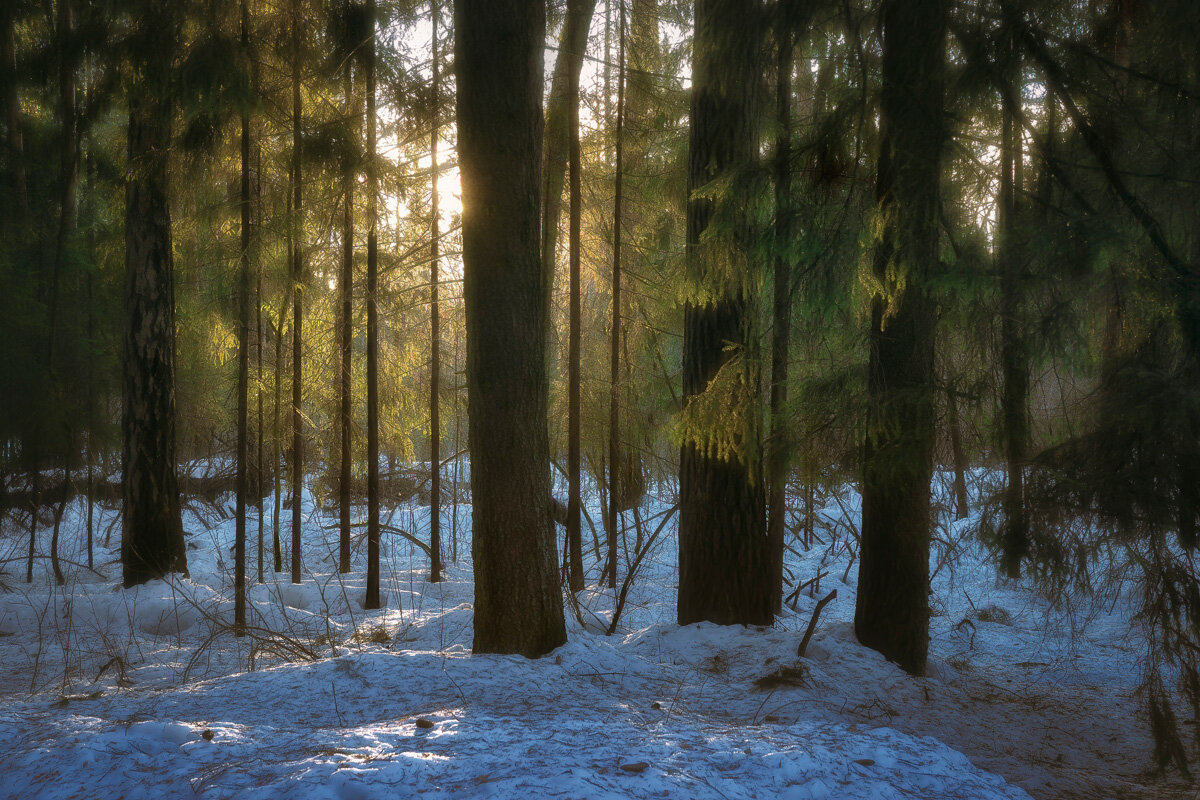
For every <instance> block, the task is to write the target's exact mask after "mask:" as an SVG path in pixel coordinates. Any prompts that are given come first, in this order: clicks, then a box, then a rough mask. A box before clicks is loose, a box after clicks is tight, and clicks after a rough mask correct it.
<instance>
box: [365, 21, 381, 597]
mask: <svg viewBox="0 0 1200 800" xmlns="http://www.w3.org/2000/svg"><path fill="white" fill-rule="evenodd" d="M367 13H368V15H369V17H370V23H369V24H370V38H369V39H368V40H367V595H366V599H365V601H364V602H363V607H364V608H368V609H372V608H379V607H380V606H381V598H380V596H379V298H378V293H379V262H378V259H379V255H378V244H377V242H376V239H375V227H376V224H377V222H376V217H377V216H378V212H377V211H376V203H377V198H378V195H379V179H378V175H377V170H376V168H375V22H376V6H375V0H367Z"/></svg>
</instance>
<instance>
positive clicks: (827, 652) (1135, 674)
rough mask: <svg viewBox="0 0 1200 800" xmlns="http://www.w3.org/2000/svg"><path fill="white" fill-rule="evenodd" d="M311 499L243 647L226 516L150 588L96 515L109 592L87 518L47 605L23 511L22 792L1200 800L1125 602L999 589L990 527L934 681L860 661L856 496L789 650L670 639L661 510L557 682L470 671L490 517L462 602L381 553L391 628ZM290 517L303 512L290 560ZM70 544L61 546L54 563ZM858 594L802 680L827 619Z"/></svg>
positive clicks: (2, 758) (452, 584)
mask: <svg viewBox="0 0 1200 800" xmlns="http://www.w3.org/2000/svg"><path fill="white" fill-rule="evenodd" d="M976 478H977V479H978V478H979V476H976ZM305 499H306V501H307V505H306V514H305V517H304V525H303V538H304V550H303V553H304V563H305V566H306V571H305V574H304V581H303V583H302V584H300V585H298V586H294V585H292V584H291V583H290V582H289V580H288V576H287V574H286V573H282V574H275V573H273V572H271V571H270V567H271V565H270V557H269V555H268V563H267V573H266V583H264V584H257V585H256V584H254V583H253V581H254V578H255V574H256V565H257V546H256V545H257V536H258V528H257V522H256V520H255V519H253V518H252V519H251V521H250V524H249V529H250V538H251V543H250V545H249V547H248V551H249V554H250V556H249V557H250V562H251V563H250V575H249V578H250V581H251V588H250V624H251V635H249V636H247V637H245V638H241V639H235V638H234V637H233V636H232V634H231V630H230V627H229V626H230V622H231V621H232V615H233V603H232V599H231V598H232V567H233V565H232V555H231V548H232V542H233V535H234V533H233V532H234V523H233V520H232V519H230V518H229V516H230V510H229V507H228V504H220V503H218V504H217V505H216V506H212V507H199V506H197V507H194V508H192V509H190V510H188V511H187V512H185V529H186V531H187V540H188V559H189V568H190V577H189V578H186V579H173V580H171V581H168V582H163V581H156V582H152V583H150V584H148V585H145V586H142V587H140V588H137V589H134V590H129V591H126V590H122V589H120V588H119V587H120V565H119V563H118V558H119V543H118V541H117V539H118V538H119V533H114V535H113V537H112V540H111V541H110V542H109V543H108V544H107V545H106V544H104V543H103V532H104V531H105V529H106V528H108V527H109V525H110V523H111V522H112V521H113V519H114V517H113V513H114V512H113V510H112V509H107V508H101V507H97V509H96V512H97V513H96V516H97V519H98V530H99V531H100V533H99V537H100V538H99V541H98V542H97V562H96V563H97V568H98V571H99V573H102V575H101V574H92V573H89V572H88V571H87V570H86V568H81V567H79V566H77V565H78V564H79V563H80V562H82V561H85V560H86V556H85V555H84V553H85V550H84V536H83V530H84V525H83V513H84V508H83V505H82V503H79V502H77V503H76V504H74V505H73V506H70V507H69V508H68V510H67V514H66V517H65V518H64V520H63V525H62V535H63V541H62V543H61V545H60V548H61V552H62V553H63V558H64V559H65V560H67V561H69V562H71V563H69V564H68V565H67V573H68V580H67V583H66V585H64V586H56V585H55V584H54V580H53V577H52V575H51V573H50V567H49V563H48V559H46V558H42V557H41V556H40V555H39V558H38V560H37V562H36V569H35V577H34V582H33V583H32V584H31V585H30V584H25V583H24V582H23V581H22V579H23V577H24V575H23V572H24V566H25V564H24V552H23V548H24V547H25V546H26V543H27V539H26V538H24V537H25V536H27V533H22V532H21V531H20V530H17V528H16V526H15V523H13V522H12V519H11V517H10V518H9V520H8V521H7V522H6V523H5V524H6V528H5V529H4V532H3V536H2V537H0V548H3V550H0V556H3V559H2V563H3V566H4V567H6V569H5V571H4V572H2V573H0V586H2V588H3V591H2V592H0V797H4V798H45V799H46V800H49V799H50V798H92V797H107V796H112V797H117V796H123V797H125V798H130V799H132V798H164V797H185V796H192V795H199V796H202V797H231V798H232V797H237V798H273V797H304V798H321V797H329V798H339V799H343V798H350V799H355V798H373V797H409V796H416V795H421V796H429V797H461V796H467V797H476V796H479V797H483V796H489V797H502V798H510V797H511V798H525V797H539V798H540V797H547V798H551V797H554V798H589V799H599V798H651V797H668V798H713V799H714V800H715V799H717V798H785V800H793V799H795V798H845V800H864V799H865V798H927V799H929V800H933V799H936V798H955V799H956V800H960V799H962V798H1025V797H1028V796H1032V797H1034V798H1039V799H1040V798H1047V799H1049V798H1089V799H1090V798H1121V799H1124V798H1147V799H1148V798H1185V797H1187V798H1195V797H1197V796H1200V795H1198V794H1197V792H1196V790H1195V789H1193V788H1190V787H1188V786H1186V785H1184V784H1183V783H1182V782H1179V781H1172V780H1163V779H1160V778H1158V777H1156V776H1155V774H1154V773H1153V772H1152V771H1151V766H1152V763H1151V747H1150V737H1149V732H1148V730H1147V727H1146V724H1145V722H1144V721H1143V719H1142V717H1141V714H1140V704H1139V702H1138V698H1137V696H1136V688H1137V685H1138V680H1139V673H1140V667H1139V657H1140V654H1141V652H1142V650H1143V649H1144V644H1142V643H1141V641H1142V640H1141V639H1140V637H1139V636H1138V630H1137V628H1136V625H1135V623H1134V622H1133V620H1132V619H1131V615H1130V601H1129V598H1128V597H1127V596H1126V595H1124V594H1121V593H1116V594H1115V595H1112V594H1110V595H1107V596H1106V597H1105V599H1103V600H1101V599H1100V598H1098V597H1097V598H1093V599H1092V600H1090V601H1088V602H1085V603H1079V602H1077V603H1075V604H1073V605H1072V606H1071V607H1069V608H1068V607H1063V606H1061V605H1057V606H1056V605H1054V604H1052V603H1050V602H1049V601H1048V600H1047V599H1046V598H1044V597H1043V596H1041V595H1040V594H1039V593H1038V592H1037V591H1035V590H1034V589H1033V588H1031V587H1030V586H1028V585H1025V584H1023V583H1018V582H1007V581H999V580H998V579H997V578H996V575H995V570H994V567H993V565H992V564H993V559H991V558H990V556H989V554H988V553H987V552H986V551H985V550H984V549H983V548H982V547H981V546H980V545H979V544H978V543H977V542H976V540H975V538H974V536H973V534H972V530H973V527H974V524H975V523H976V522H977V517H972V518H969V519H967V520H964V521H962V522H958V523H951V522H948V521H944V522H943V523H942V524H941V525H940V526H939V531H938V533H937V536H936V537H935V538H936V541H937V546H936V548H935V551H936V552H935V554H934V562H933V568H934V569H935V570H936V571H935V576H934V580H933V589H934V592H933V596H932V598H931V601H932V603H933V608H934V618H933V627H932V632H931V633H932V636H931V643H930V675H929V676H928V677H925V678H911V677H909V676H907V675H905V674H904V673H902V672H901V671H900V670H898V669H897V668H896V667H895V666H893V665H891V664H889V663H887V662H886V661H884V660H883V659H882V658H881V657H880V656H879V655H877V654H876V653H874V652H873V651H871V650H868V649H866V648H863V647H861V646H859V645H858V644H857V642H856V641H855V639H854V635H853V631H852V627H851V619H852V617H853V609H854V583H855V579H856V565H855V564H852V563H851V561H852V558H853V556H854V553H855V552H856V525H857V520H858V514H859V512H858V498H857V496H856V495H855V494H854V493H853V491H852V490H850V489H842V490H840V491H839V492H837V493H830V494H827V495H825V496H823V497H820V498H818V507H819V509H820V514H819V517H818V524H817V526H816V529H815V532H816V534H817V536H819V537H820V541H814V542H813V543H812V546H811V547H810V548H809V549H807V550H804V549H803V548H801V547H800V545H799V543H798V542H793V545H794V548H795V549H793V550H791V551H790V552H789V554H788V564H787V568H788V571H789V574H790V575H792V576H795V577H796V579H798V580H799V581H800V582H802V583H803V582H804V581H809V580H810V579H812V578H813V577H814V576H816V575H822V576H823V577H822V578H821V579H820V585H819V587H818V586H810V587H809V589H806V590H804V591H802V592H800V593H799V594H798V595H797V596H796V597H795V598H794V605H792V606H789V608H788V609H787V611H786V612H785V614H784V616H783V618H782V619H781V620H780V621H779V622H778V624H777V625H776V627H774V628H743V627H732V628H722V627H718V626H714V625H708V624H701V625H692V626H688V627H685V628H680V627H679V626H678V625H676V624H674V622H673V619H674V616H675V606H674V599H675V598H674V587H675V580H676V577H675V557H676V551H675V547H676V546H675V539H674V522H675V520H674V518H669V519H667V522H666V524H665V525H664V526H663V527H662V531H661V533H660V534H659V535H658V536H657V537H651V534H652V533H653V532H654V531H655V529H656V528H657V527H658V525H659V523H660V522H662V521H663V520H664V519H665V518H667V517H668V516H669V511H668V509H669V508H670V503H671V502H673V500H672V499H671V498H668V497H662V498H657V499H652V500H650V501H649V502H648V503H647V505H646V506H645V507H644V509H643V513H642V519H643V520H644V526H645V527H644V531H645V534H646V537H645V538H646V539H651V538H653V540H652V542H651V543H650V545H649V547H648V551H647V553H646V556H645V558H644V559H643V561H642V567H641V569H640V571H639V573H638V574H637V577H636V580H634V581H633V583H632V588H631V590H630V592H629V597H628V603H627V604H626V607H625V609H624V613H623V615H622V616H621V618H620V620H619V624H618V630H617V632H616V634H614V635H613V636H605V635H604V634H603V632H602V630H601V628H602V627H604V626H605V624H606V623H607V621H608V620H609V619H611V615H612V610H613V605H614V603H613V593H612V592H611V591H610V590H600V589H589V590H586V591H584V592H581V593H580V595H579V597H578V601H579V602H578V608H577V609H572V608H568V637H569V643H568V644H567V645H565V646H563V647H562V648H560V649H558V650H556V651H555V652H554V653H552V654H550V655H549V656H546V657H544V658H541V659H537V660H528V659H524V658H521V657H510V656H472V655H471V654H470V644H471V629H472V612H471V599H472V583H471V563H470V557H469V551H470V547H469V536H470V533H469V528H470V516H469V515H470V507H469V506H468V505H465V504H464V505H460V506H457V507H456V511H451V510H446V512H445V518H444V526H443V527H444V530H446V531H447V533H446V537H447V540H449V539H450V531H451V530H453V531H454V535H455V536H456V537H457V539H458V546H457V551H458V555H459V561H458V563H456V564H451V565H450V567H449V568H448V570H447V579H446V580H445V581H444V582H442V583H439V584H429V583H428V582H427V581H426V580H425V578H426V576H427V572H426V558H425V556H424V553H423V552H422V551H421V550H420V549H418V548H417V547H415V546H414V545H413V544H412V543H410V542H409V541H408V540H406V539H405V538H403V537H401V536H397V535H388V536H386V539H385V542H384V580H383V586H384V592H385V594H386V604H387V607H386V608H385V609H382V610H379V611H371V612H367V611H364V610H363V609H362V606H361V602H362V598H363V587H364V571H363V567H364V565H365V546H364V544H363V542H362V541H361V540H360V539H356V548H355V553H354V567H355V569H354V571H353V572H351V573H349V574H347V575H338V574H337V572H336V549H337V530H336V515H335V514H336V512H335V511H334V512H322V511H318V510H317V508H316V506H314V505H313V503H312V499H311V498H310V497H308V496H306V497H305ZM594 499H595V498H594V497H593V501H594ZM267 508H268V520H267V539H268V547H269V541H270V512H269V509H270V508H271V503H270V499H268V502H267ZM428 511H429V510H428V508H427V507H421V506H418V505H415V504H414V503H406V504H402V505H400V506H398V507H396V508H395V509H393V510H391V512H390V516H389V524H390V525H391V526H392V527H393V528H396V529H402V530H405V531H409V532H411V533H414V534H416V535H417V536H418V538H422V539H423V538H425V534H426V531H427V528H428ZM455 513H457V519H452V517H453V516H454V514H455ZM592 517H593V519H598V518H599V516H598V513H597V510H596V509H595V508H593V509H592ZM289 523H290V519H289V516H288V513H287V512H286V511H284V512H283V518H282V520H281V526H280V527H281V533H282V535H283V537H284V539H285V540H286V539H288V538H289V533H290V524H289ZM630 524H631V525H632V518H631V520H630ZM9 525H12V527H7V526H9ZM361 530H362V529H361V528H357V529H356V531H359V532H361ZM560 532H561V531H560ZM589 537H590V534H588V533H587V532H586V531H585V538H589ZM48 538H49V533H48V532H47V531H45V530H43V531H41V532H40V533H39V554H42V553H44V552H47V551H48V549H49V543H48ZM634 542H635V537H634V536H633V534H632V533H631V535H630V545H629V546H630V548H633V547H634ZM587 549H588V550H589V551H590V550H591V548H590V546H589V547H588V548H587ZM447 550H449V547H447ZM447 555H449V553H447ZM589 556H590V558H589V560H588V562H587V564H588V566H589V578H590V579H591V580H592V581H593V582H594V581H595V580H596V578H597V576H598V573H599V567H598V565H597V564H596V563H595V562H594V561H593V560H591V559H592V558H594V556H591V554H590V552H589ZM287 563H288V560H287V557H286V548H285V558H284V564H285V566H286V565H287ZM627 563H628V560H626V559H624V558H623V559H622V569H624V565H625V564H627ZM843 576H844V577H845V582H843V580H842V579H843ZM835 588H836V589H837V590H838V594H837V597H836V599H834V600H833V601H832V602H831V603H830V604H829V606H828V607H827V608H826V609H825V610H824V612H823V613H822V614H821V616H820V619H819V624H818V626H817V632H816V635H815V636H814V637H813V639H812V641H811V642H810V644H809V645H808V648H807V653H806V657H805V658H797V655H796V649H797V646H798V643H799V641H800V639H801V636H802V634H803V632H804V630H805V628H806V627H807V626H808V623H809V620H810V618H811V616H812V611H813V608H814V606H815V605H816V603H817V601H818V600H819V599H820V598H821V597H823V596H825V595H826V594H827V593H828V592H829V591H830V590H832V589H835ZM789 591H790V590H789Z"/></svg>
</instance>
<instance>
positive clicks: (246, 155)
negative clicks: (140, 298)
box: [233, 0, 250, 636]
mask: <svg viewBox="0 0 1200 800" xmlns="http://www.w3.org/2000/svg"><path fill="white" fill-rule="evenodd" d="M241 27H242V30H241V49H242V57H243V58H244V59H245V60H246V63H249V62H250V10H249V8H248V6H247V0H242V26H241ZM241 145H242V152H241V156H242V164H241V167H242V174H241V187H240V189H241V197H240V201H241V202H240V205H241V212H242V221H241V222H242V227H241V248H240V249H241V252H240V254H239V256H240V257H239V259H238V260H239V269H238V377H237V511H236V522H235V523H234V539H233V633H234V635H235V636H244V635H245V633H246V497H247V495H248V494H249V493H250V491H249V489H250V486H249V475H250V472H249V470H250V464H249V463H248V462H249V456H250V428H249V418H250V394H249V389H250V110H249V107H245V108H243V109H242V141H241Z"/></svg>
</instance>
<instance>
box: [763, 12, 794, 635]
mask: <svg viewBox="0 0 1200 800" xmlns="http://www.w3.org/2000/svg"><path fill="white" fill-rule="evenodd" d="M787 9H788V4H787V3H784V2H780V3H779V4H778V6H777V7H776V14H777V19H776V22H775V35H776V38H777V40H778V42H777V50H776V61H775V74H776V83H775V117H776V122H777V124H778V125H779V135H778V137H777V138H776V140H775V263H774V269H773V273H774V279H775V280H774V286H773V287H772V298H771V399H770V403H771V431H770V434H769V435H768V437H767V469H768V473H767V490H768V497H767V538H768V539H770V541H771V574H770V581H771V611H772V613H774V614H779V613H780V612H781V611H783V547H784V534H785V533H786V531H785V521H786V517H787V505H786V502H785V501H786V494H787V478H788V472H789V471H790V468H791V463H790V459H789V455H790V453H789V452H788V447H787V439H788V429H789V427H790V426H789V425H788V424H787V419H786V413H787V412H786V410H787V376H788V349H789V347H790V344H791V336H792V264H791V261H790V260H789V259H788V257H787V255H786V254H787V252H788V249H789V247H790V243H791V236H792V232H791V222H792V204H791V194H792V165H791V157H792V112H791V102H792V67H793V61H794V59H793V41H794V34H793V30H792V25H791V20H790V19H789V18H788V14H787Z"/></svg>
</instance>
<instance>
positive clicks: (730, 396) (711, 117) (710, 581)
mask: <svg viewBox="0 0 1200 800" xmlns="http://www.w3.org/2000/svg"><path fill="white" fill-rule="evenodd" d="M761 14H762V12H761V5H760V4H759V3H758V2H756V1H755V0H698V2H697V3H696V21H695V38H694V61H693V67H692V82H693V88H692V105H691V133H690V140H689V146H688V162H689V163H688V196H689V199H688V204H687V249H686V256H685V269H686V275H687V278H688V283H689V284H690V285H691V286H693V287H694V288H693V291H694V292H695V295H694V296H693V297H692V298H689V300H688V301H687V303H686V305H685V306H684V321H683V402H684V415H685V440H684V444H683V447H682V449H681V453H680V470H679V472H680V475H679V491H680V518H679V601H678V618H679V623H680V624H681V625H686V624H689V623H692V622H699V621H701V620H708V621H711V622H716V623H718V624H726V625H729V624H752V625H769V624H771V620H772V614H771V589H770V583H769V571H770V564H769V560H770V554H769V547H768V540H767V532H766V513H765V511H766V509H765V500H766V498H765V493H764V487H763V474H762V465H761V463H760V462H761V438H762V430H761V422H760V419H759V418H760V416H761V415H760V414H759V412H758V411H757V410H756V409H757V407H758V399H757V398H758V375H757V371H756V369H755V368H754V366H753V361H754V359H753V358H750V357H747V348H748V347H750V346H751V342H752V337H753V327H754V326H753V319H752V317H753V311H752V309H753V306H754V298H753V297H752V296H751V294H750V292H751V286H752V285H753V284H754V281H753V280H752V279H750V277H749V274H748V270H749V269H750V268H751V258H752V256H751V254H750V252H749V243H748V241H747V239H746V237H745V233H746V226H747V220H746V219H745V218H744V216H743V213H742V211H741V210H740V209H739V208H738V206H739V205H740V204H739V198H737V197H734V196H732V194H731V193H730V192H732V193H733V194H736V191H735V190H727V192H726V193H723V195H722V196H721V197H719V198H717V199H713V198H711V197H709V196H706V195H704V194H702V193H698V191H697V190H700V189H702V188H703V187H706V186H708V185H710V184H711V183H712V182H713V181H714V180H718V179H735V178H737V177H738V176H739V175H740V174H744V173H745V171H746V170H748V169H750V168H751V167H752V166H753V164H754V161H755V158H756V154H757V148H758V131H757V125H756V123H757V118H758V107H757V106H758V94H759V89H758V81H759V80H760V77H761V63H760V62H761V59H760V58H759V49H760V40H761V25H762V23H763V21H764V20H763V19H762V16H761ZM737 183H738V181H736V180H733V181H732V182H731V184H730V185H731V186H732V185H735V184H737ZM718 211H721V212H722V214H728V215H729V217H728V218H727V219H724V220H723V221H722V228H720V229H717V230H716V231H712V232H710V234H711V233H715V234H716V235H711V236H707V237H705V240H704V241H703V242H702V241H701V237H702V235H704V234H705V232H706V229H708V228H709V225H710V223H712V222H713V220H714V217H715V215H716V213H717V212H718ZM714 398H715V399H716V400H717V402H716V403H714V402H713V401H714ZM706 401H707V402H706ZM717 405H719V406H720V408H721V411H720V413H717V412H716V411H715V408H716V406H717Z"/></svg>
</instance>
